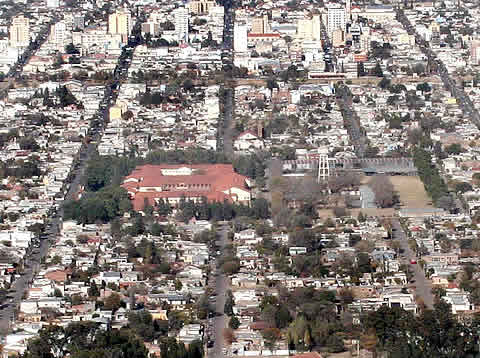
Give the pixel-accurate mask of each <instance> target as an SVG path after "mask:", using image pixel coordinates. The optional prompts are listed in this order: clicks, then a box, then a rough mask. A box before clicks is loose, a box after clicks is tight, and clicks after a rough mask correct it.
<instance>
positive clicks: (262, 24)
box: [250, 15, 270, 34]
mask: <svg viewBox="0 0 480 358" xmlns="http://www.w3.org/2000/svg"><path fill="white" fill-rule="evenodd" d="M250 32H251V33H252V34H268V33H269V32H270V25H269V21H268V16H267V15H263V16H262V17H255V18H253V19H252V29H251V31H250Z"/></svg>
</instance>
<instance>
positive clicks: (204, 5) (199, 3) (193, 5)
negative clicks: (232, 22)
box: [188, 0, 217, 15]
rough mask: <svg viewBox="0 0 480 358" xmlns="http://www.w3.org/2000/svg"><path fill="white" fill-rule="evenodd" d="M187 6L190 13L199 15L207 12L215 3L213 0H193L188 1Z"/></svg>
mask: <svg viewBox="0 0 480 358" xmlns="http://www.w3.org/2000/svg"><path fill="white" fill-rule="evenodd" d="M188 6H189V7H190V12H191V13H192V14H196V15H199V14H206V13H208V12H209V11H210V9H211V8H212V7H214V6H217V4H216V2H215V1H213V0H195V1H190V3H189V4H188Z"/></svg>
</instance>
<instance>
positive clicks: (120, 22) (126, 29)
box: [108, 9, 132, 42]
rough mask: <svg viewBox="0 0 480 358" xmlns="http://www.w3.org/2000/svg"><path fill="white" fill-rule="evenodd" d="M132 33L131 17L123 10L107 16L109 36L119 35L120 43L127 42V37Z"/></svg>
mask: <svg viewBox="0 0 480 358" xmlns="http://www.w3.org/2000/svg"><path fill="white" fill-rule="evenodd" d="M131 32H132V16H131V15H130V12H128V11H127V10H125V9H120V10H117V11H115V12H114V13H113V14H110V15H109V16H108V33H109V34H111V35H121V36H122V42H127V41H128V36H130V33H131Z"/></svg>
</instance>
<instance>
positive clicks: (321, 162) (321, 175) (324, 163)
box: [317, 154, 330, 183]
mask: <svg viewBox="0 0 480 358" xmlns="http://www.w3.org/2000/svg"><path fill="white" fill-rule="evenodd" d="M329 176H330V164H329V162H328V155H327V154H320V157H319V159H318V178H317V181H318V182H319V183H320V182H321V181H323V180H327V179H328V177H329Z"/></svg>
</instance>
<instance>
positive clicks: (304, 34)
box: [297, 19, 312, 40]
mask: <svg viewBox="0 0 480 358" xmlns="http://www.w3.org/2000/svg"><path fill="white" fill-rule="evenodd" d="M297 37H298V38H301V39H306V40H311V39H312V21H310V20H309V19H300V20H298V22H297Z"/></svg>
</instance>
